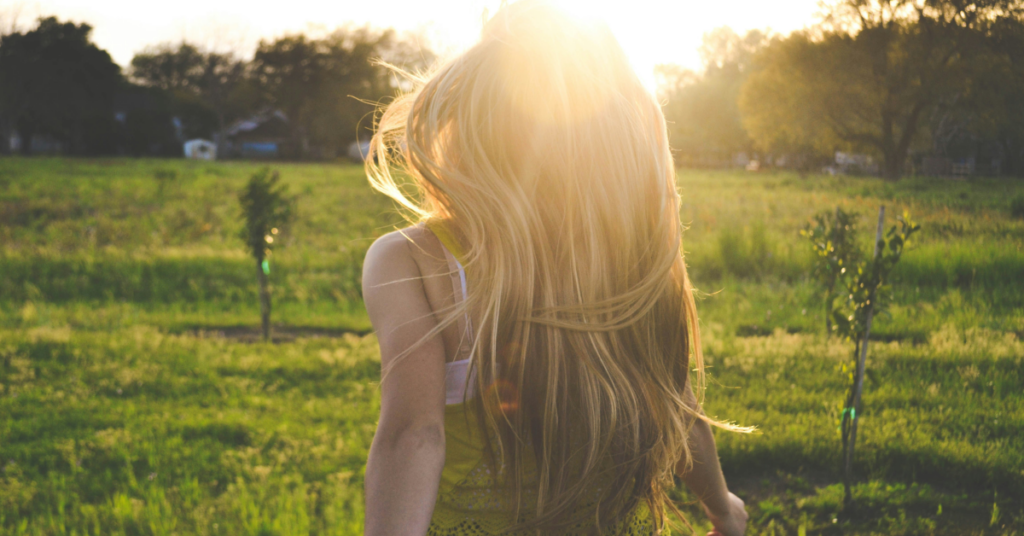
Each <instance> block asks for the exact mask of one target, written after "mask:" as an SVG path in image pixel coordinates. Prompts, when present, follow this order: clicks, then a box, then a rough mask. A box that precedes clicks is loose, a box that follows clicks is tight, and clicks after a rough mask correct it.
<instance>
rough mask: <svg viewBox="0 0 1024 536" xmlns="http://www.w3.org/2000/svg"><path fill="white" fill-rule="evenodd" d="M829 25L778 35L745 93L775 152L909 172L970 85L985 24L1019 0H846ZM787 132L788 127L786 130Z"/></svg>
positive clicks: (758, 139) (835, 6) (758, 129)
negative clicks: (847, 157)
mask: <svg viewBox="0 0 1024 536" xmlns="http://www.w3.org/2000/svg"><path fill="white" fill-rule="evenodd" d="M827 7H828V15H827V17H826V18H825V19H824V21H823V23H822V24H821V25H820V26H819V27H818V28H815V29H813V30H810V31H804V32H797V33H794V34H793V35H791V36H790V37H788V38H786V39H778V40H775V41H774V42H773V43H772V45H771V46H769V47H767V48H766V49H765V50H764V52H763V53H762V54H761V55H759V62H758V63H759V65H758V69H757V72H755V73H754V74H753V75H751V77H750V79H749V80H748V81H747V83H746V84H745V86H744V88H743V90H742V92H741V97H740V110H741V113H742V114H743V116H744V124H745V125H746V127H747V129H748V131H749V132H750V134H751V136H752V137H753V139H754V141H755V143H756V144H757V145H758V146H759V147H761V148H762V149H766V150H773V149H776V150H777V149H780V148H781V149H783V150H785V149H792V148H793V147H803V148H811V149H814V150H825V148H826V147H828V149H833V150H834V149H836V148H849V149H853V150H859V151H866V152H870V153H873V154H875V155H877V156H879V157H881V159H882V161H883V169H882V172H883V175H884V176H885V177H887V178H890V179H895V178H898V177H899V176H900V175H901V174H902V173H903V167H904V163H905V161H906V159H907V155H908V153H909V150H910V148H911V146H912V144H913V143H914V142H915V140H916V139H918V138H919V136H920V135H921V132H922V127H923V126H924V125H925V123H926V121H925V119H926V117H928V115H929V114H930V113H931V112H932V111H933V110H934V108H935V107H936V106H938V105H940V104H941V103H942V102H948V101H950V100H951V99H953V98H954V97H955V96H956V95H958V94H962V93H964V92H965V91H967V88H968V86H967V81H968V80H970V79H971V74H972V72H973V69H974V68H975V60H976V58H977V56H978V54H979V53H980V51H981V50H982V48H981V47H980V45H981V44H982V43H983V41H984V39H983V36H982V33H981V32H980V28H981V26H983V25H984V24H985V23H986V22H987V21H990V20H992V19H994V18H996V17H999V16H1001V15H1008V14H1015V13H1019V12H1020V7H1021V2H1019V1H1017V0H979V1H967V0H839V1H836V2H833V3H832V4H829V5H828V6H827ZM780 130H781V132H780Z"/></svg>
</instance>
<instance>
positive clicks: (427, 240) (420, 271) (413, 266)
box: [363, 224, 444, 291]
mask: <svg viewBox="0 0 1024 536" xmlns="http://www.w3.org/2000/svg"><path fill="white" fill-rule="evenodd" d="M441 247H442V246H441V243H440V241H438V240H437V237H435V236H434V234H433V233H432V232H431V231H430V230H429V229H427V228H426V226H424V225H422V224H419V225H413V226H411V227H406V228H404V229H399V230H397V231H392V232H390V233H387V234H385V235H383V236H381V237H380V238H378V239H377V240H375V241H374V242H373V244H372V245H371V246H370V249H368V250H367V251H366V258H365V260H364V261H363V286H364V291H365V289H366V286H367V283H370V284H382V283H388V282H394V281H397V280H399V279H407V278H414V277H420V276H423V275H427V274H431V273H434V272H435V271H436V268H437V266H438V263H443V262H444V251H443V250H441V249H440V248H441Z"/></svg>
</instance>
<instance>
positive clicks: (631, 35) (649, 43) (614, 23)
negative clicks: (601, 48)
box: [554, 0, 657, 93]
mask: <svg viewBox="0 0 1024 536" xmlns="http://www.w3.org/2000/svg"><path fill="white" fill-rule="evenodd" d="M554 4H555V5H557V6H559V7H561V8H562V9H564V10H565V11H566V12H567V13H569V14H571V15H573V16H575V17H578V18H580V19H584V20H596V21H601V22H604V23H606V24H607V25H608V27H609V28H610V29H611V31H612V33H613V34H615V38H616V39H617V40H618V42H619V45H621V46H622V49H623V51H625V53H626V57H627V58H629V62H630V64H632V66H633V69H634V70H635V71H636V74H637V76H639V77H640V81H641V82H642V83H643V84H644V87H646V88H647V90H648V91H650V92H651V93H654V92H656V90H657V81H656V79H655V77H654V67H655V65H656V64H657V61H656V59H655V57H656V53H655V51H656V50H657V49H656V46H657V45H656V43H655V41H654V39H653V37H654V35H653V34H654V32H652V24H651V20H650V18H649V17H646V16H643V14H642V13H643V12H642V11H640V10H637V9H636V3H635V2H620V1H615V2H613V1H610V0H554Z"/></svg>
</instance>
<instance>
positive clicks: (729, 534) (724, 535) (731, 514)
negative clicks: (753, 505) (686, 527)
mask: <svg viewBox="0 0 1024 536" xmlns="http://www.w3.org/2000/svg"><path fill="white" fill-rule="evenodd" d="M704 513H706V514H707V515H708V518H709V519H711V524H712V525H714V526H715V530H713V531H711V532H709V533H708V536H743V533H744V532H746V530H747V517H749V516H748V515H747V510H746V509H745V508H744V507H743V499H741V498H739V497H737V496H736V495H734V494H733V493H732V492H730V493H729V502H728V508H727V510H726V511H725V512H712V511H711V510H709V509H708V507H707V506H705V507H704Z"/></svg>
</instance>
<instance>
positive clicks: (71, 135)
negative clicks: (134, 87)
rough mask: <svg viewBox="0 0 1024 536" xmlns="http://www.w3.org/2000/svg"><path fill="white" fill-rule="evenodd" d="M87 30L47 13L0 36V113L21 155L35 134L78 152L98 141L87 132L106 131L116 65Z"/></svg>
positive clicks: (118, 82)
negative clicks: (15, 136) (15, 137)
mask: <svg viewBox="0 0 1024 536" xmlns="http://www.w3.org/2000/svg"><path fill="white" fill-rule="evenodd" d="M91 31H92V27H90V26H89V25H87V24H74V23H71V22H59V21H58V20H57V19H56V18H54V17H50V18H45V19H40V20H39V23H38V25H37V26H36V28H35V29H33V30H29V31H27V32H24V33H22V32H12V33H10V34H7V35H5V36H3V37H0V114H2V115H4V116H5V117H8V118H9V119H10V120H11V121H12V122H13V123H14V127H15V129H16V130H17V131H18V133H19V135H20V137H21V139H22V151H23V152H25V153H26V154H28V153H29V152H31V140H32V137H33V136H34V135H35V134H44V135H49V136H53V137H54V138H56V139H58V140H61V141H63V142H65V143H67V144H68V147H69V148H70V151H71V153H72V154H83V153H86V152H90V150H91V149H93V148H95V147H96V145H95V144H96V143H97V142H102V136H96V135H93V133H95V132H106V131H109V130H111V128H110V127H111V125H112V124H113V100H114V96H115V94H116V92H117V90H118V88H119V87H121V84H122V82H123V79H122V77H121V68H120V67H118V65H117V64H116V63H114V62H113V60H111V58H110V54H108V53H107V52H106V51H104V50H102V49H100V48H99V47H97V46H96V45H95V44H93V43H92V42H91V41H90V39H89V34H90V33H91Z"/></svg>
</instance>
